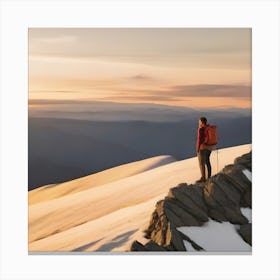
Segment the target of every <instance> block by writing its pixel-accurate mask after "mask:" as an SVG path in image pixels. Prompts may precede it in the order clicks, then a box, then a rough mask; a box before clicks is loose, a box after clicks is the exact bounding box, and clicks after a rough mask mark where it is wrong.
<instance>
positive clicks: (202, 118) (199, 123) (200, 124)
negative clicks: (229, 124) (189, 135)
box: [198, 117, 207, 127]
mask: <svg viewBox="0 0 280 280" xmlns="http://www.w3.org/2000/svg"><path fill="white" fill-rule="evenodd" d="M198 125H199V127H202V126H205V125H207V119H206V118H205V117H201V118H200V119H199V120H198Z"/></svg>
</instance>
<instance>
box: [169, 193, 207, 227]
mask: <svg viewBox="0 0 280 280" xmlns="http://www.w3.org/2000/svg"><path fill="white" fill-rule="evenodd" d="M164 213H165V215H166V217H167V219H168V220H169V221H172V223H173V224H174V225H175V226H176V227H180V226H199V225H201V224H202V222H200V221H199V220H197V219H196V218H195V217H194V216H193V215H192V214H191V213H190V212H189V211H187V209H186V206H185V205H184V204H183V203H181V202H180V201H178V200H176V199H174V198H169V197H167V198H166V199H165V201H164Z"/></svg>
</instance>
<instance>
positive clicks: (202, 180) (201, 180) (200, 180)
mask: <svg viewBox="0 0 280 280" xmlns="http://www.w3.org/2000/svg"><path fill="white" fill-rule="evenodd" d="M205 182H206V179H204V178H200V179H199V180H197V181H196V182H195V183H196V184H198V183H205Z"/></svg>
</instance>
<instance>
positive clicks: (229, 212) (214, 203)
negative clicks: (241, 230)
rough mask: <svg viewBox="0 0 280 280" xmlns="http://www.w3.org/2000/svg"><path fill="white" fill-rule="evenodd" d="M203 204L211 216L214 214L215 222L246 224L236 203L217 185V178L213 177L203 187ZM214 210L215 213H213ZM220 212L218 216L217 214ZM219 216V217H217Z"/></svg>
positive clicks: (246, 221) (245, 219)
mask: <svg viewBox="0 0 280 280" xmlns="http://www.w3.org/2000/svg"><path fill="white" fill-rule="evenodd" d="M204 190H205V191H204V197H205V202H206V204H207V205H208V207H209V209H211V210H212V211H211V214H212V215H213V213H214V214H216V217H215V220H218V221H224V220H225V219H224V218H226V220H227V221H230V222H231V223H234V224H246V223H248V220H247V218H246V217H244V216H243V215H242V213H241V211H240V205H239V203H238V201H233V199H231V198H229V197H228V195H227V192H226V191H224V188H223V187H221V186H220V184H219V176H218V175H217V176H214V177H212V178H211V179H210V180H208V181H207V182H206V183H205V186H204ZM213 209H215V210H216V211H213ZM218 212H220V215H219V213H218ZM219 216H220V217H219Z"/></svg>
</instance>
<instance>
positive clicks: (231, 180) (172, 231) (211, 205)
mask: <svg viewBox="0 0 280 280" xmlns="http://www.w3.org/2000/svg"><path fill="white" fill-rule="evenodd" d="M251 156H252V154H251V153H248V154H245V155H243V156H242V157H239V158H237V159H236V160H235V164H231V165H227V166H226V167H225V168H224V169H223V170H222V172H220V173H219V174H217V175H216V176H213V177H211V178H210V179H209V180H208V181H207V182H206V183H205V184H204V183H201V184H195V185H187V184H186V183H182V184H179V185H178V186H176V187H174V188H172V189H170V191H169V193H168V196H167V197H165V199H163V200H161V201H159V202H158V203H157V204H156V209H155V211H154V212H153V213H152V215H151V219H150V224H149V226H148V228H147V230H146V231H145V232H146V236H145V237H146V238H149V239H151V241H150V242H148V243H147V244H146V245H142V244H141V243H139V242H138V243H133V244H132V246H131V250H136V251H137V250H138V251H186V248H185V245H184V240H187V241H188V242H190V243H191V244H192V246H193V248H195V249H196V250H198V251H199V250H204V249H203V248H201V247H200V246H199V245H198V244H196V243H195V242H194V241H192V240H191V239H190V238H189V237H188V236H186V235H185V234H183V233H182V232H180V231H178V230H177V229H176V228H177V227H182V226H184V227H185V226H201V225H202V224H203V223H204V222H207V221H208V219H209V217H210V218H211V219H213V220H216V221H219V222H223V221H229V222H231V223H234V224H239V225H240V229H239V230H238V232H239V234H240V235H241V236H242V238H243V239H244V240H245V241H246V242H247V243H249V244H250V245H251V244H252V236H251V235H252V233H251V224H248V220H247V218H246V217H245V216H243V215H242V213H241V211H240V207H251V204H252V183H251V181H250V180H249V179H248V178H247V177H246V176H245V174H244V173H243V170H244V169H245V168H247V169H249V170H251V169H250V168H251Z"/></svg>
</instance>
